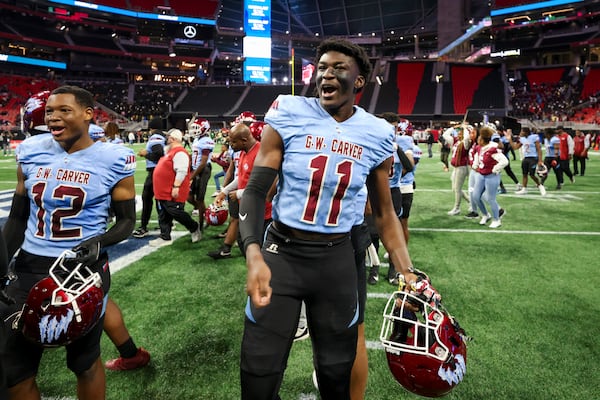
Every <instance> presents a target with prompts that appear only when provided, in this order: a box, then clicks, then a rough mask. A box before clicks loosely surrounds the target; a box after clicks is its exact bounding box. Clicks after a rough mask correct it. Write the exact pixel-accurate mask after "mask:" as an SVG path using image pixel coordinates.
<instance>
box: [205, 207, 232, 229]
mask: <svg viewBox="0 0 600 400" xmlns="http://www.w3.org/2000/svg"><path fill="white" fill-rule="evenodd" d="M227 208H228V207H227V203H226V202H223V203H221V205H220V206H218V205H216V204H211V205H209V206H208V207H207V208H206V211H204V219H205V220H206V223H207V224H208V225H211V226H219V225H223V224H224V223H225V221H227V217H228V215H229V214H228V212H227Z"/></svg>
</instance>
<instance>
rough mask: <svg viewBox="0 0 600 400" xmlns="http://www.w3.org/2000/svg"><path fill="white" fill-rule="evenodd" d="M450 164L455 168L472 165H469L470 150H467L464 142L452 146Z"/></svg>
mask: <svg viewBox="0 0 600 400" xmlns="http://www.w3.org/2000/svg"><path fill="white" fill-rule="evenodd" d="M450 164H451V165H452V166H453V167H465V166H467V164H471V163H469V154H468V150H467V149H465V144H464V142H463V141H462V140H461V141H457V142H455V143H454V145H452V159H451V161H450Z"/></svg>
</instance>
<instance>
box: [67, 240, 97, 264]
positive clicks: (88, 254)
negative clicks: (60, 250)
mask: <svg viewBox="0 0 600 400" xmlns="http://www.w3.org/2000/svg"><path fill="white" fill-rule="evenodd" d="M71 250H72V251H73V252H75V254H76V255H75V258H73V262H74V263H81V264H85V265H91V264H93V263H95V262H96V261H98V257H99V256H100V237H99V236H94V237H93V238H90V239H88V240H86V241H83V242H81V243H80V244H79V245H77V246H75V247H73V248H72V249H71Z"/></svg>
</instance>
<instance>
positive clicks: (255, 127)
mask: <svg viewBox="0 0 600 400" xmlns="http://www.w3.org/2000/svg"><path fill="white" fill-rule="evenodd" d="M264 127H265V123H264V122H263V121H254V122H252V123H251V124H250V133H251V134H252V136H254V139H256V140H258V141H259V142H260V138H261V135H262V131H263V128H264Z"/></svg>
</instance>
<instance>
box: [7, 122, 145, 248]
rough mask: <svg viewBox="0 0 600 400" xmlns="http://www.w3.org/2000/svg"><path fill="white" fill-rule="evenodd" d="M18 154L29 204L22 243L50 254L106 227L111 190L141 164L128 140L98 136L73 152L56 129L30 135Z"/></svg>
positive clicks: (94, 234)
mask: <svg viewBox="0 0 600 400" xmlns="http://www.w3.org/2000/svg"><path fill="white" fill-rule="evenodd" d="M16 154H17V162H18V163H19V165H20V166H21V169H22V171H23V174H24V175H25V188H26V189H27V196H28V197H29V204H30V211H29V219H28V221H27V230H26V232H25V240H24V242H23V245H22V248H23V249H24V250H26V251H28V252H30V253H32V254H37V255H41V256H47V257H57V256H59V255H60V254H61V253H62V252H63V251H64V250H67V249H71V248H72V247H74V246H76V245H78V244H79V243H81V241H83V240H86V239H88V238H91V237H93V236H97V235H100V234H103V233H104V232H105V231H106V224H107V218H108V209H109V207H110V202H111V197H110V196H111V190H112V189H113V187H114V186H115V185H116V184H117V183H118V182H119V181H120V180H122V179H123V178H126V177H128V176H131V175H133V174H134V172H135V167H136V161H135V154H134V153H133V151H132V150H131V149H130V148H128V147H126V146H121V145H117V144H112V143H106V142H101V141H99V142H95V143H94V144H93V145H92V146H90V147H88V148H86V149H83V150H80V151H77V152H74V153H72V154H69V153H67V152H66V151H64V150H63V148H62V147H61V146H60V144H59V143H58V142H57V141H55V140H54V139H53V137H52V135H51V134H41V135H36V136H32V137H30V138H28V139H26V140H25V141H23V142H22V143H21V144H20V145H19V146H18V147H17V151H16Z"/></svg>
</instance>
